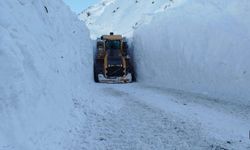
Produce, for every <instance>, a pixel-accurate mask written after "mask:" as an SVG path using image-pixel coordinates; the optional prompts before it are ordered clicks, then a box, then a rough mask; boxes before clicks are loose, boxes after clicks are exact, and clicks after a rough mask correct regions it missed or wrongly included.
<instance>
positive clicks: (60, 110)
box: [0, 0, 92, 150]
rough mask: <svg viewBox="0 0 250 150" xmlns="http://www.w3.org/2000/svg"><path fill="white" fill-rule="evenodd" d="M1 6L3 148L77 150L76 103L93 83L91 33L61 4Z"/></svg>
mask: <svg viewBox="0 0 250 150" xmlns="http://www.w3.org/2000/svg"><path fill="white" fill-rule="evenodd" d="M0 7H1V9H0V14H1V15H0V35H1V36H0V80H1V82H0V122H1V123H0V149H1V150H5V149H6V150H10V149H11V150H12V149H15V150H20V149H23V150H29V149H31V150H34V149H37V150H38V149H53V150H55V149H65V148H66V149H73V148H74V146H73V145H72V143H73V141H71V140H72V139H73V135H74V132H75V129H76V128H77V127H79V126H80V124H81V119H80V118H79V117H78V116H79V115H77V113H76V112H75V109H74V105H73V100H76V99H78V100H81V99H83V98H82V97H83V95H84V93H86V88H87V84H88V82H87V81H90V82H91V79H92V77H91V76H92V75H91V70H90V69H89V68H87V67H86V66H91V65H90V64H91V59H92V56H91V55H92V54H91V52H92V51H91V49H92V48H91V44H90V40H89V31H88V30H87V29H86V27H85V26H84V24H83V23H81V22H80V21H79V20H78V19H77V17H76V16H75V15H73V13H72V12H71V11H70V10H69V8H67V7H66V6H65V5H64V3H63V2H62V1H61V0H53V1H44V0H17V1H8V0H4V1H0ZM83 79H85V80H86V81H84V80H83ZM69 142H70V143H71V145H70V144H69Z"/></svg>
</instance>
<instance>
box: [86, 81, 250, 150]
mask: <svg viewBox="0 0 250 150" xmlns="http://www.w3.org/2000/svg"><path fill="white" fill-rule="evenodd" d="M96 87H97V88H95V90H96V91H95V93H99V94H100V95H103V98H102V97H93V99H94V101H95V102H96V103H99V104H100V112H97V113H88V115H87V116H88V117H87V121H86V124H85V125H84V130H85V132H84V133H81V134H82V135H81V137H82V140H83V141H84V143H85V144H84V145H85V146H84V149H98V150H137V149H138V150H152V149H153V150H166V149H169V150H172V149H180V150H183V149H185V150H201V149H202V150H203V149H204V150H222V149H223V150H224V149H228V150H231V149H232V150H234V149H235V150H240V149H242V150H245V149H250V140H249V139H248V130H249V129H250V110H249V108H248V107H247V106H237V105H232V104H228V103H223V102H221V101H218V100H216V99H210V98H206V97H202V96H199V95H193V94H189V93H183V92H181V91H176V90H169V89H161V88H156V87H148V86H143V85H140V84H137V83H133V84H122V85H116V84H115V85H113V84H96ZM101 107H103V109H102V108H101ZM104 107H105V108H104ZM107 108H108V109H107ZM101 109H102V111H101ZM89 112H91V111H89Z"/></svg>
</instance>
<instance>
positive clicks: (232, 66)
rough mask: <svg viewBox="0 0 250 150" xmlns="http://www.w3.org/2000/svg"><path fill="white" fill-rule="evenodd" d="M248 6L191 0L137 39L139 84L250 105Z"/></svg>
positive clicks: (140, 31) (160, 17)
mask: <svg viewBox="0 0 250 150" xmlns="http://www.w3.org/2000/svg"><path fill="white" fill-rule="evenodd" d="M249 7H250V2H249V1H248V0H243V1H234V0H224V1H219V0H212V1H199V0H190V1H186V2H184V3H182V4H180V5H179V6H178V7H173V8H170V9H168V11H166V12H164V13H162V14H159V15H158V16H156V17H155V18H154V19H153V21H152V22H151V23H150V24H149V25H145V26H143V27H141V28H139V29H138V30H136V32H135V34H134V46H135V50H134V52H135V58H136V62H137V72H138V81H139V82H141V83H146V84H151V85H154V86H160V87H166V88H173V89H180V90H184V91H189V92H194V93H200V94H204V95H209V96H211V97H215V98H219V99H225V100H227V101H230V102H233V103H240V104H245V105H248V106H249V105H250V59H249V58H250V51H249V49H250V43H249V41H250V26H249V25H250V19H249V18H250V11H249V9H248V8H249Z"/></svg>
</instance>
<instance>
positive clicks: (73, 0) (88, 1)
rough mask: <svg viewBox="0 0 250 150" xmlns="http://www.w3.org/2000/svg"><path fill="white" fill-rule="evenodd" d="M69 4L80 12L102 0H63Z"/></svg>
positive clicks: (72, 8)
mask: <svg viewBox="0 0 250 150" xmlns="http://www.w3.org/2000/svg"><path fill="white" fill-rule="evenodd" d="M63 1H64V2H65V3H66V4H67V5H69V6H70V8H71V10H72V11H74V12H76V13H80V12H81V11H83V10H84V9H86V8H88V7H89V6H91V5H93V4H96V3H97V2H99V1H100V0H63Z"/></svg>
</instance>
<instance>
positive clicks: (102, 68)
mask: <svg viewBox="0 0 250 150" xmlns="http://www.w3.org/2000/svg"><path fill="white" fill-rule="evenodd" d="M131 55H132V54H131V52H130V50H129V47H128V42H127V39H126V38H125V37H123V36H122V35H114V33H112V32H111V33H110V34H109V35H102V36H101V37H100V38H98V39H97V40H96V49H95V54H94V69H93V70H94V81H95V82H101V83H130V82H133V81H135V71H134V66H133V61H132V57H131Z"/></svg>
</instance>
